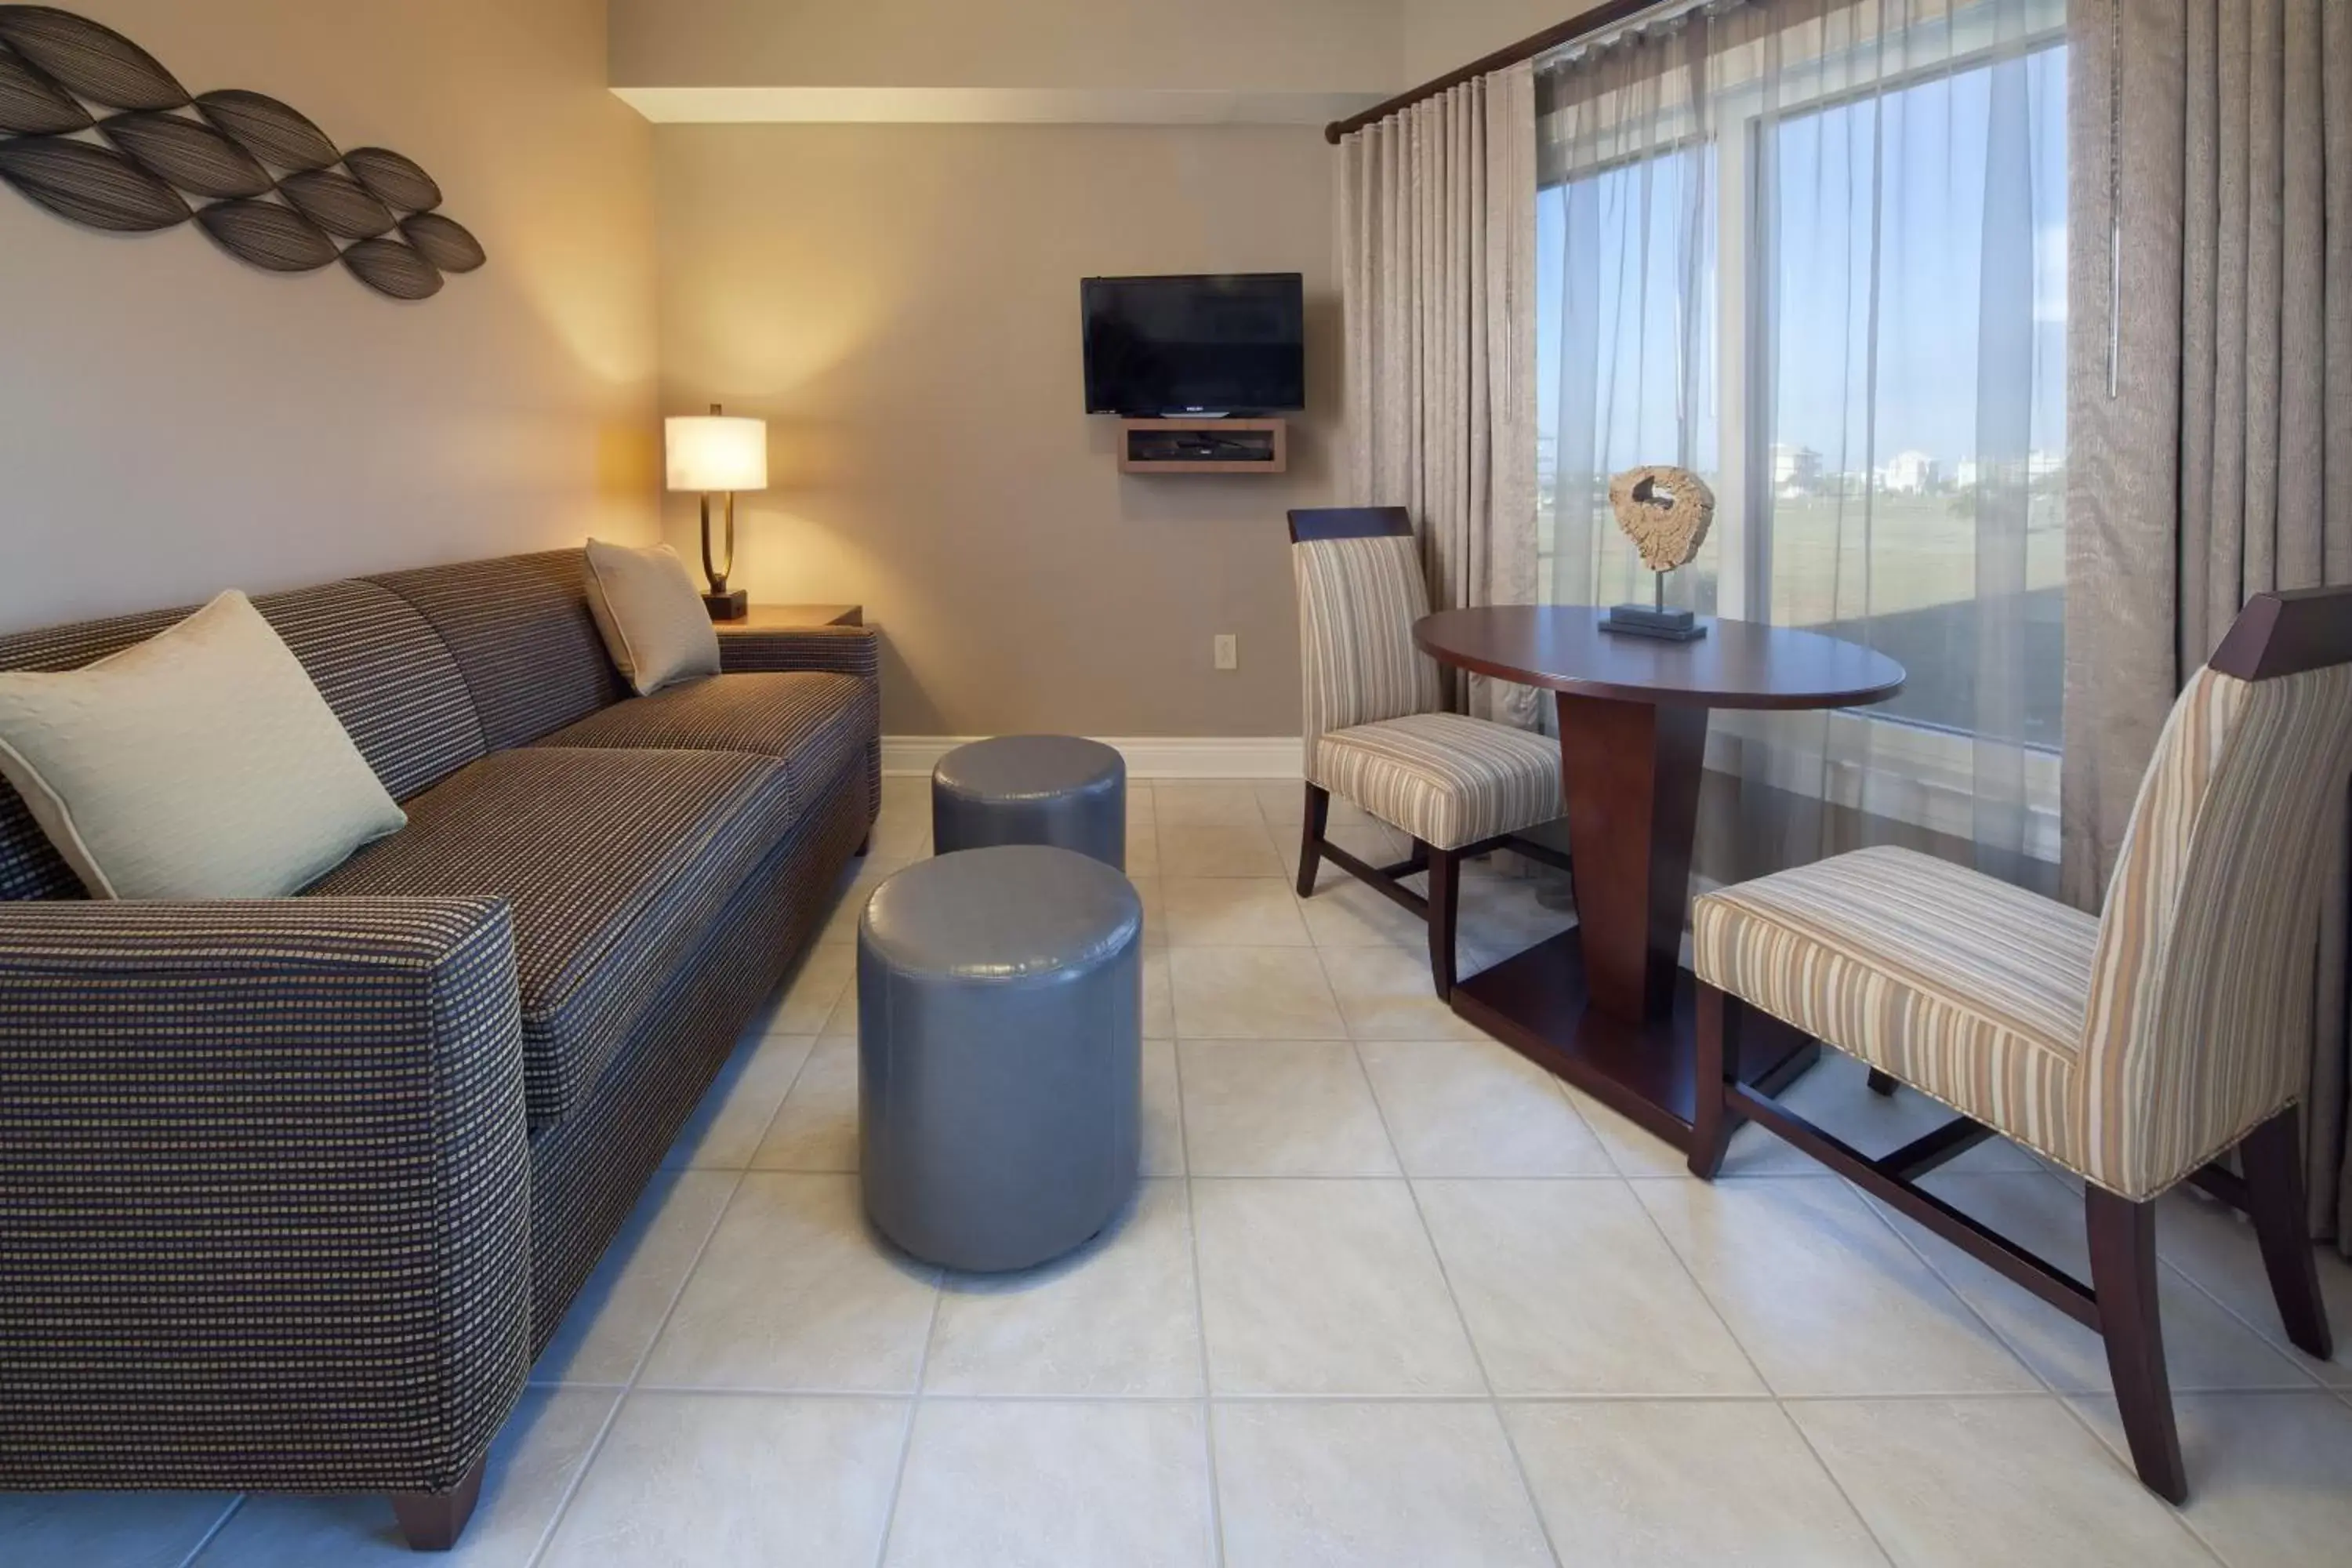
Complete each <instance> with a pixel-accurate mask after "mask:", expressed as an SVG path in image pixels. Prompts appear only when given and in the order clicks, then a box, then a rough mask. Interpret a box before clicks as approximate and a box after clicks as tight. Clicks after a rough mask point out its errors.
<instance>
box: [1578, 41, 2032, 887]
mask: <svg viewBox="0 0 2352 1568" xmlns="http://www.w3.org/2000/svg"><path fill="white" fill-rule="evenodd" d="M1782 9H1784V8H1783V7H1779V6H1776V5H1773V4H1772V0H1755V3H1754V4H1752V5H1748V6H1744V7H1738V8H1735V9H1734V10H1733V11H1731V12H1730V13H1729V14H1728V16H1729V19H1728V20H1727V21H1716V22H1714V23H1713V24H1712V26H1713V27H1714V28H1715V35H1714V36H1713V37H1708V38H1706V40H1705V41H1704V43H1703V44H1702V46H1701V47H1692V44H1693V38H1692V37H1691V36H1690V35H1688V34H1685V33H1681V32H1679V31H1677V32H1676V33H1675V34H1673V35H1672V36H1666V37H1653V38H1652V39H1650V40H1648V41H1647V43H1646V45H1644V44H1643V43H1640V42H1637V43H1636V44H1635V45H1633V46H1632V47H1625V46H1619V47H1617V48H1616V50H1615V53H1614V56H1613V57H1612V58H1601V59H1600V60H1598V61H1588V62H1580V64H1579V65H1578V66H1576V67H1575V68H1570V69H1561V70H1560V71H1559V72H1558V74H1557V75H1556V77H1555V78H1554V79H1550V80H1548V81H1547V83H1546V89H1545V90H1546V96H1547V100H1548V101H1547V105H1546V110H1545V132H1544V136H1545V144H1544V147H1543V149H1542V153H1543V167H1544V182H1543V185H1542V188H1541V191H1540V194H1539V198H1538V230H1537V237H1538V280H1539V284H1540V287H1539V290H1538V388H1539V401H1540V408H1539V421H1540V425H1539V428H1540V431H1541V437H1540V462H1541V470H1540V473H1539V476H1538V478H1539V482H1540V497H1541V500H1540V519H1539V523H1540V528H1541V535H1540V548H1541V551H1542V555H1543V571H1544V574H1545V581H1546V584H1547V585H1548V591H1549V595H1550V596H1551V597H1552V598H1554V599H1555V600H1557V601H1559V602H1568V603H1591V604H1608V603H1613V602H1618V601H1621V600H1627V599H1635V598H1641V599H1646V598H1647V597H1648V595H1649V593H1650V589H1651V579H1650V576H1649V574H1647V573H1646V572H1644V571H1643V569H1642V566H1641V563H1640V561H1639V559H1638V557H1637V556H1635V554H1634V553H1633V550H1632V548H1631V546H1630V545H1629V544H1627V543H1626V542H1624V541H1623V540H1622V537H1621V536H1620V535H1619V534H1618V533H1617V531H1616V528H1615V524H1614V520H1613V518H1612V516H1611V515H1610V512H1609V506H1608V499H1607V493H1606V487H1607V477H1608V475H1609V474H1611V473H1612V472H1615V471H1618V470H1621V469H1622V468H1628V467H1631V466H1633V465H1635V464H1641V463H1658V462H1671V463H1678V464H1681V465H1683V466H1685V467H1689V468H1695V469H1696V470H1697V471H1699V472H1701V473H1703V474H1705V475H1706V476H1707V478H1708V479H1709V481H1710V483H1711V484H1712V485H1713V486H1714V488H1715V489H1716V492H1717V524H1716V529H1715V531H1714V533H1713V535H1712V536H1711V537H1710V539H1709V540H1708V542H1707V544H1706V549H1705V551H1704V552H1703V553H1702V554H1701V556H1700V558H1699V560H1698V561H1697V562H1696V563H1694V564H1693V565H1692V566H1691V567H1689V568H1686V569H1685V570H1684V571H1683V572H1680V573H1677V574H1675V578H1674V580H1673V584H1672V589H1671V595H1672V597H1673V598H1674V599H1675V602H1677V603H1681V604H1684V605H1688V606H1690V607H1692V608H1695V609H1697V610H1699V611H1701V612H1702V613H1716V614H1722V615H1727V616H1743V617H1747V618H1750V619H1759V620H1770V621H1772V622H1774V623H1776V624H1780V625H1783V626H1805V627H1814V628H1818V629H1821V630H1823V631H1828V632H1832V633H1834V634H1836V635H1839V636H1842V637H1851V638H1853V639H1854V640H1857V641H1861V642H1864V643H1867V644H1869V645H1871V646H1873V647H1878V648H1880V649H1882V650H1883V651H1885V652H1886V653H1888V654H1890V655H1892V656H1894V657H1895V658H1897V659H1899V660H1900V661H1901V662H1902V663H1903V664H1904V666H1905V667H1906V669H1907V670H1908V671H1909V673H1910V681H1909V684H1908V685H1907V687H1906V689H1905V691H1904V692H1903V694H1902V695H1901V696H1900V697H1899V698H1897V699H1896V700H1894V701H1892V702H1890V703H1887V704H1885V705H1883V706H1881V707H1879V708H1876V709H1874V710H1869V711H1868V713H1866V714H1858V715H1856V716H1854V718H1853V719H1852V720H1851V721H1848V722H1850V723H1859V724H1865V725H1867V726H1869V727H1870V728H1871V730H1872V731H1874V734H1875V737H1876V738H1875V740H1874V742H1873V744H1872V748H1871V756H1870V758H1869V761H1868V767H1869V768H1871V769H1875V770H1880V771H1885V770H1895V771H1902V770H1908V771H1909V772H1910V773H1913V774H1916V775H1919V776H1927V777H1933V778H1937V779H1939V780H1940V781H1941V783H1942V784H1944V785H1945V786H1947V787H1948V788H1949V789H1950V790H1952V791H1955V792H1958V794H1961V795H1967V794H1968V793H1969V792H1970V791H1971V790H1974V791H1978V792H1979V793H1982V792H1983V791H1984V790H1985V789H1986V788H1987V787H1988V786H1987V784H1986V782H1985V781H1986V777H1987V767H1986V762H1985V753H1984V752H1982V751H1981V750H1980V749H1973V748H1980V747H1981V746H1982V745H1984V744H1986V743H1993V744H1999V745H2000V746H2003V747H2006V748H2009V749H2011V751H2012V752H2015V753H2016V754H2015V755H2014V756H2012V757H2011V759H2010V760H2009V762H2008V763H2006V764H2005V765H2004V768H2003V770H2002V771H2003V772H2005V773H2007V774H2008V775H2009V776H2010V777H2011V779H2012V780H2013V781H2014V782H2015V783H2016V784H2017V788H2018V793H2020V794H2021V795H2022V797H2023V798H2022V800H2021V802H2020V803H2018V804H2020V805H2022V807H2023V808H2024V809H2025V810H2026V812H2027V813H2028V814H2029V815H2034V816H2038V818H2039V820H2038V822H2037V823H2035V824H2034V825H2033V826H2031V827H2029V829H2028V830H2026V831H2024V832H2023V833H2021V835H2020V837H2021V839H2022V840H2023V841H2022V842H2021V843H2020V844H2019V845H2017V846H2015V847H2020V848H2022V849H2024V850H2026V851H2027V852H2029V853H2033V854H2043V853H2047V854H2051V855H2054V850H2055V830H2054V816H2055V806H2056V795H2055V792H2056V783H2055V781H2056V767H2055V748H2056V747H2057V745H2058V743H2059V734H2060V730H2059V702H2060V693H2061V689H2062V668H2063V647H2062V637H2063V614H2062V612H2063V591H2064V555H2063V492H2064V488H2065V479H2066V432H2065V423H2064V420H2065V414H2064V409H2065V401H2064V383H2065V353H2066V347H2065V344H2066V279H2065V266H2066V208H2065V191H2066V50H2065V47H2064V39H2063V5H2061V4H2058V3H2057V0H1910V3H1907V4H1902V3H1898V0H1853V3H1852V4H1851V5H1847V6H1845V7H1844V8H1843V10H1841V9H1840V8H1839V7H1838V6H1836V5H1831V6H1829V7H1826V8H1824V7H1822V6H1820V5H1813V6H1808V7H1803V8H1801V9H1802V10H1804V11H1805V12H1806V13H1807V14H1808V15H1809V16H1812V17H1814V18H1816V20H1815V21H1814V22H1812V23H1811V25H1809V26H1807V27H1806V28H1805V29H1803V30H1801V31H1799V30H1795V29H1791V30H1786V31H1779V32H1776V31H1774V27H1775V26H1776V23H1775V20H1774V15H1775V13H1776V12H1778V11H1780V10H1782ZM1824 9H1826V10H1827V12H1828V13H1829V16H1828V19H1827V20H1825V21H1824V20H1820V19H1819V18H1820V17H1821V16H1822V13H1823V11H1824ZM1685 25H1687V26H1705V25H1707V24H1705V23H1702V22H1693V23H1689V24H1677V25H1676V26H1677V28H1679V27H1681V26H1685ZM1645 50H1646V53H1647V55H1648V56H1649V57H1651V58H1649V59H1648V60H1646V61H1645V59H1644V58H1643V57H1644V53H1645ZM1718 728H1722V726H1720V725H1719V726H1718ZM1906 735H1907V736H1908V738H1907V739H1906ZM1939 735H1941V736H1947V737H1949V741H1948V742H1939V741H1938V740H1937V736H1939ZM1938 826H1945V825H1944V824H1941V823H1939V824H1938Z"/></svg>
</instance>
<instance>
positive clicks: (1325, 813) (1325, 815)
mask: <svg viewBox="0 0 2352 1568" xmlns="http://www.w3.org/2000/svg"><path fill="white" fill-rule="evenodd" d="M1330 820H1331V792H1330V791H1329V790H1328V789H1324V788H1321V787H1320V786H1318V785H1316V784H1308V785H1307V820H1306V822H1305V823H1304V824H1303V825H1302V826H1300V828H1299V830H1298V896H1299V897H1300V898H1302V899H1310V898H1313V897H1314V896H1315V873H1316V871H1317V870H1318V868H1320V867H1321V866H1322V864H1323V833H1324V829H1325V828H1326V827H1327V826H1328V825H1329V823H1330Z"/></svg>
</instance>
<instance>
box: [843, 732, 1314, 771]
mask: <svg viewBox="0 0 2352 1568" xmlns="http://www.w3.org/2000/svg"><path fill="white" fill-rule="evenodd" d="M981 738H982V737H980V736H977V735H885V736H883V737H882V771H883V772H884V773H887V774H891V775H894V776H900V777H904V776H907V775H909V774H912V775H915V776H928V775H929V773H930V771H931V769H932V768H933V767H935V766H937V765H938V763H939V760H940V758H941V757H943V756H945V755H947V754H948V753H949V752H951V751H953V750H955V748H957V747H958V746H961V745H963V744H965V743H966V742H971V741H976V740H979V739H981ZM1096 738H1097V739H1098V740H1100V741H1101V742H1102V743H1103V744H1104V745H1106V746H1109V747H1112V748H1114V749H1116V750H1117V751H1118V754H1119V755H1121V756H1123V757H1125V758H1126V759H1127V773H1128V776H1129V778H1138V779H1297V778H1299V777H1302V776H1303V775H1304V773H1305V761H1304V759H1305V755H1306V752H1305V747H1304V743H1303V742H1301V741H1300V740H1299V738H1298V737H1297V736H1296V735H1165V736H1158V737H1152V736H1146V737H1141V738H1138V737H1134V736H1118V735H1102V736H1097V737H1096Z"/></svg>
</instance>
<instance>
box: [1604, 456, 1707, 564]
mask: <svg viewBox="0 0 2352 1568" xmlns="http://www.w3.org/2000/svg"><path fill="white" fill-rule="evenodd" d="M1609 504H1610V505H1611V506H1612V507H1613V508H1615V509H1616V511H1617V526H1618V527H1619V528H1622V529H1623V530H1624V531H1625V537H1626V538H1628V539H1630V540H1632V541H1633V546H1634V548H1635V549H1637V550H1639V551H1640V552H1642V564H1643V565H1644V566H1647V567H1648V568H1649V569H1650V570H1651V571H1653V572H1672V571H1674V570H1675V568H1676V567H1679V566H1687V565H1689V564H1690V563H1692V562H1693V561H1694V560H1696V558H1697V556H1698V552H1699V546H1700V545H1702V544H1705V543H1706V531H1707V530H1708V529H1709V528H1711V527H1713V526H1714V524H1715V492H1714V491H1713V490H1711V489H1707V485H1706V480H1705V479H1700V478H1699V477H1698V476H1697V475H1696V474H1694V473H1692V472H1691V471H1690V470H1689V469H1688V468H1669V467H1666V466H1664V465H1661V464H1653V465H1652V466H1651V467H1649V468H1628V469H1626V470H1625V471H1624V472H1623V473H1622V474H1619V475H1618V476H1617V477H1616V478H1615V479H1611V480H1610V481H1609Z"/></svg>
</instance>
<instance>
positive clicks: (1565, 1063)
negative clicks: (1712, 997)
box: [1454, 931, 1821, 1150]
mask: <svg viewBox="0 0 2352 1568" xmlns="http://www.w3.org/2000/svg"><path fill="white" fill-rule="evenodd" d="M1696 984H1697V983H1696V981H1695V980H1694V979H1693V978H1692V977H1691V973H1690V971H1689V970H1687V969H1685V970H1683V971H1681V972H1680V973H1679V975H1678V976H1677V977H1676V980H1675V998H1674V1011H1673V1012H1672V1014H1671V1015H1668V1016H1662V1017H1656V1018H1653V1019H1651V1020H1650V1021H1649V1022H1648V1023H1646V1024H1627V1023H1624V1022H1622V1021H1620V1020H1619V1019H1617V1018H1614V1017H1612V1016H1609V1015H1608V1014H1606V1013H1603V1012H1601V1011H1600V1010H1599V1009H1598V1008H1595V1007H1591V1006H1590V1005H1588V1004H1587V1000H1586V994H1585V979H1584V943H1583V941H1582V939H1581V937H1580V933H1579V932H1577V931H1563V932H1561V933H1560V934H1559V935H1558V936H1556V937H1553V938H1552V939H1551V940H1550V941H1549V942H1542V943H1539V944H1538V945H1537V946H1535V947H1531V948H1529V949H1528V951H1527V952H1523V953H1520V954H1519V955H1518V956H1517V958H1511V959H1507V960H1505V961H1504V962H1503V963H1498V964H1496V965H1495V967H1494V968H1492V969H1489V970H1486V971H1485V972H1484V973H1479V974H1475V975H1473V976H1472V977H1471V978H1469V979H1467V980H1463V981H1458V982H1456V983H1455V984H1454V1012H1455V1013H1456V1014H1458V1015H1460V1016H1462V1017H1464V1018H1465V1019H1467V1020H1468V1021H1469V1022H1471V1023H1473V1024H1475V1025H1477V1026H1478V1027H1479V1028H1481V1029H1484V1030H1485V1031H1486V1033H1488V1034H1490V1035H1492V1036H1494V1037H1495V1038H1496V1039H1498V1040H1500V1041H1502V1042H1503V1044H1505V1045H1507V1046H1508V1047H1511V1048H1512V1049H1513V1050H1515V1051H1517V1052H1518V1053H1519V1054H1520V1055H1521V1056H1523V1057H1526V1058H1528V1059H1529V1060H1530V1061H1532V1062H1534V1063H1535V1064H1536V1065H1537V1066H1538V1067H1540V1068H1544V1069H1545V1070H1547V1071H1549V1072H1550V1073H1552V1074H1553V1075H1555V1076H1556V1077H1559V1078H1561V1079H1566V1080H1567V1081H1569V1082H1570V1083H1572V1084H1574V1085H1575V1086H1576V1087H1577V1088H1579V1089H1582V1090H1584V1092H1585V1093H1587V1094H1590V1095H1591V1096H1592V1097H1593V1098H1594V1099H1595V1100H1600V1101H1601V1103H1602V1104H1604V1105H1606V1106H1608V1107H1609V1108H1610V1109H1611V1110H1615V1111H1617V1112H1618V1113H1619V1114H1621V1115H1622V1116H1625V1117H1627V1118H1629V1119H1631V1120H1632V1121H1635V1122H1637V1123H1639V1124H1640V1125H1641V1126H1643V1127H1644V1128H1647V1129H1648V1130H1649V1131H1652V1132H1654V1133H1656V1134H1657V1135H1658V1136H1659V1137H1661V1138H1663V1139H1664V1140H1665V1141H1666V1142H1669V1143H1672V1144H1673V1145H1674V1146H1675V1148H1677V1149H1683V1150H1687V1149H1688V1148H1689V1147H1690V1138H1691V1115H1692V1108H1693V1105H1694V1103H1695V1102H1694V1086H1693V1082H1692V1067H1691V1064H1692V1058H1693V1056H1694V1054H1695V1052H1696V1038H1697V1030H1696V1018H1697V1006H1696V994H1695V988H1696ZM1745 1022H1746V1023H1747V1025H1748V1028H1747V1030H1746V1032H1745V1033H1743V1035H1742V1036H1741V1041H1740V1058H1741V1061H1742V1063H1743V1065H1745V1066H1747V1067H1748V1069H1749V1070H1748V1072H1747V1074H1746V1075H1745V1076H1746V1077H1747V1079H1748V1082H1750V1083H1752V1084H1754V1085H1756V1086H1757V1087H1758V1088H1759V1089H1761V1090H1763V1092H1765V1093H1767V1094H1778V1093H1779V1092H1780V1090H1781V1089H1783V1088H1785V1087H1786V1086H1787V1085H1788V1084H1789V1083H1790V1082H1791V1081H1793V1080H1794V1079H1797V1078H1798V1077H1799V1076H1800V1075H1801V1074H1802V1073H1803V1072H1804V1070H1805V1069H1806V1068H1810V1067H1811V1066H1812V1065H1813V1063H1814V1061H1815V1060H1816V1059H1817V1058H1819V1057H1820V1055H1821V1046H1820V1044H1819V1042H1817V1041H1814V1040H1811V1039H1809V1038H1807V1037H1805V1036H1803V1035H1801V1034H1799V1033H1798V1032H1797V1031H1796V1030H1795V1029H1792V1028H1790V1026H1788V1025H1786V1024H1783V1023H1781V1022H1780V1020H1779V1019H1777V1018H1772V1017H1768V1016H1765V1015H1763V1014H1761V1013H1759V1012H1756V1011H1754V1010H1752V1009H1751V1010H1750V1011H1749V1012H1748V1016H1747V1020H1746V1021H1745Z"/></svg>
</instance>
